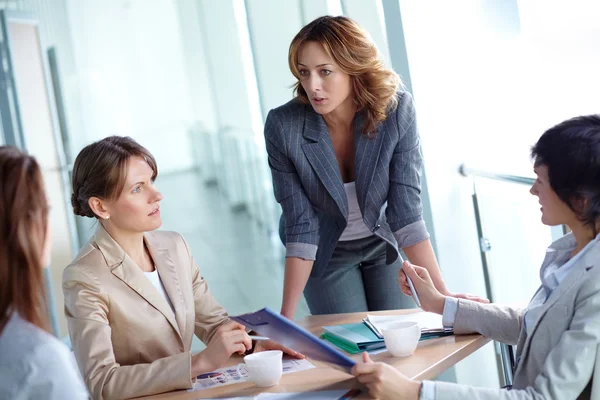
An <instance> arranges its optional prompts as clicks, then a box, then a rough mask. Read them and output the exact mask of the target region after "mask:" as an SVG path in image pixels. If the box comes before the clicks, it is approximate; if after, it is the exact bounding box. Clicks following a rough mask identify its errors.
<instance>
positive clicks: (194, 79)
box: [176, 0, 218, 132]
mask: <svg viewBox="0 0 600 400" xmlns="http://www.w3.org/2000/svg"><path fill="white" fill-rule="evenodd" d="M176 4H177V10H178V16H179V23H180V28H181V40H182V44H183V46H182V47H183V53H184V65H185V69H186V76H187V79H188V83H189V87H188V90H189V94H190V102H191V109H192V115H193V118H194V119H195V120H196V121H199V122H200V123H201V124H202V126H203V127H204V128H206V129H208V130H209V131H211V132H215V131H216V130H217V128H218V122H217V116H216V109H215V105H214V99H213V94H214V93H215V88H214V83H213V81H212V79H211V76H210V73H209V67H208V54H207V52H206V48H205V44H204V40H205V38H204V36H203V32H202V27H201V26H200V15H199V11H198V1H196V0H178V1H177V3H176Z"/></svg>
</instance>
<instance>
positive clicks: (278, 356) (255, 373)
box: [237, 350, 283, 387]
mask: <svg viewBox="0 0 600 400" xmlns="http://www.w3.org/2000/svg"><path fill="white" fill-rule="evenodd" d="M282 358H283V352H282V351H281V350H269V351H261V352H259V353H254V354H250V355H247V356H246V357H244V364H239V365H238V367H237V368H238V373H239V374H240V376H241V375H242V374H241V373H240V372H239V370H240V367H242V366H245V367H246V370H247V371H248V377H249V378H250V380H251V381H253V382H254V383H256V386H258V387H268V386H274V385H277V384H278V383H279V380H280V379H281V374H282V372H283V361H282Z"/></svg>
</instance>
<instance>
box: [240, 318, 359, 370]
mask: <svg viewBox="0 0 600 400" xmlns="http://www.w3.org/2000/svg"><path fill="white" fill-rule="evenodd" d="M231 319H233V320H234V321H237V322H239V323H240V324H242V325H244V326H245V327H247V328H250V329H252V330H253V331H254V332H256V333H258V334H259V335H262V336H267V337H268V338H270V339H272V340H274V341H276V342H279V343H281V344H282V345H284V346H287V347H289V348H291V349H294V350H296V351H299V352H300V353H302V354H304V355H305V356H307V357H309V358H311V359H313V360H318V361H325V362H330V363H333V364H336V365H339V366H341V367H343V368H345V369H346V370H347V371H350V369H352V367H353V366H354V365H355V364H356V361H354V360H353V359H351V358H350V357H348V356H347V355H345V354H344V353H342V352H341V351H339V350H338V349H336V348H335V347H333V346H332V345H330V344H329V343H327V342H325V341H323V340H321V339H319V338H318V337H317V336H315V335H313V334H312V333H310V332H308V331H307V330H306V329H304V328H302V327H300V326H298V325H296V324H295V323H294V322H293V321H290V320H289V319H287V318H285V317H284V316H282V315H280V314H279V313H277V312H275V311H273V310H271V309H270V308H268V307H265V308H263V309H262V310H259V311H256V312H253V313H249V314H243V315H238V316H237V317H231Z"/></svg>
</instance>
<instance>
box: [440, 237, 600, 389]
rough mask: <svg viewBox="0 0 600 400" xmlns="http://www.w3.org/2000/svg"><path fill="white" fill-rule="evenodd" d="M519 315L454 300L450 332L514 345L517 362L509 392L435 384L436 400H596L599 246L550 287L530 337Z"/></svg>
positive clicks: (599, 342)
mask: <svg viewBox="0 0 600 400" xmlns="http://www.w3.org/2000/svg"><path fill="white" fill-rule="evenodd" d="M540 290H543V289H540ZM523 311H524V310H516V309H512V308H509V307H502V306H498V305H495V304H480V303H475V302H471V301H467V300H462V299H461V300H459V301H458V310H457V312H456V319H455V322H454V332H455V333H456V334H462V333H470V332H479V333H481V334H483V335H485V336H488V337H491V338H492V339H494V340H497V341H499V342H503V343H508V344H513V345H514V344H516V345H517V353H516V355H517V359H518V360H519V362H518V365H517V368H516V371H515V374H514V382H513V389H512V390H503V389H489V388H477V387H469V386H463V385H456V384H452V383H445V382H436V384H435V385H436V400H459V399H473V400H495V399H514V400H516V399H523V400H524V399H560V400H563V399H564V400H568V399H600V388H599V387H598V385H599V382H598V379H600V378H599V377H598V374H599V371H598V366H599V365H600V355H599V353H598V349H599V345H600V245H598V244H597V245H595V247H594V248H592V249H590V251H588V252H587V253H586V254H585V255H584V256H583V257H581V259H580V260H578V261H577V263H576V264H575V265H573V269H572V270H571V271H570V272H569V274H568V275H567V276H566V277H565V278H564V280H563V281H562V282H561V283H560V284H559V285H558V287H556V289H554V291H553V292H552V294H551V295H550V297H549V298H548V300H547V301H546V303H544V306H543V309H542V311H541V314H540V317H539V319H538V320H537V322H536V323H535V325H534V326H533V327H532V328H531V332H530V334H529V335H528V334H527V331H526V330H525V328H524V326H523ZM594 377H595V378H596V379H593V378H594Z"/></svg>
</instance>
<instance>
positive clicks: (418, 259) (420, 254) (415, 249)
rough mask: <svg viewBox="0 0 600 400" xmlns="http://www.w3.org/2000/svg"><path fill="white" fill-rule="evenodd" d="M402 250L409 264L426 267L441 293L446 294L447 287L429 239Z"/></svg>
mask: <svg viewBox="0 0 600 400" xmlns="http://www.w3.org/2000/svg"><path fill="white" fill-rule="evenodd" d="M402 250H403V251H404V254H406V257H408V260H409V261H410V262H411V264H415V265H419V266H422V267H423V268H425V269H427V271H428V272H429V276H431V280H432V281H433V284H434V285H435V287H436V289H437V290H438V291H439V292H440V293H441V294H444V295H447V294H448V288H446V284H445V283H444V278H442V273H441V272H440V267H439V265H438V262H437V259H436V257H435V254H434V252H433V247H432V246H431V241H430V240H429V239H427V240H424V241H422V242H420V243H417V244H415V245H412V246H407V247H405V248H403V249H402Z"/></svg>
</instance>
